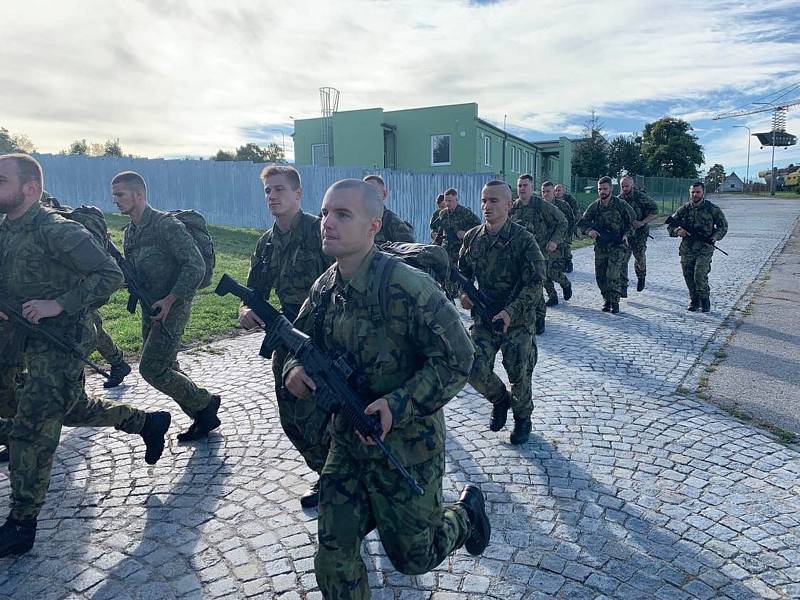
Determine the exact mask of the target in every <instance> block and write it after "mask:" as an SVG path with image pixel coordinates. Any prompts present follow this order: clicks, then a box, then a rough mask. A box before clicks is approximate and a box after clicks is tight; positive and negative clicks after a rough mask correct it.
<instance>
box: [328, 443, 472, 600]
mask: <svg viewBox="0 0 800 600" xmlns="http://www.w3.org/2000/svg"><path fill="white" fill-rule="evenodd" d="M390 435H391V434H390ZM407 468H408V471H409V472H410V473H411V475H412V476H413V477H414V478H415V479H416V480H417V482H419V484H420V485H421V486H422V487H423V489H424V490H425V493H424V494H423V495H422V496H417V495H416V494H415V493H414V492H412V491H411V488H410V487H409V485H408V483H407V482H406V481H405V480H404V479H403V478H402V477H401V476H400V475H399V474H398V473H397V471H396V470H395V469H393V468H391V467H390V466H389V465H388V463H386V462H385V461H383V460H356V459H355V458H353V457H352V456H351V455H350V453H349V452H347V449H346V448H343V447H338V446H337V445H336V443H335V442H334V444H333V446H332V447H331V451H330V453H329V454H328V460H327V462H326V463H325V468H324V469H323V471H322V478H321V479H320V498H319V522H318V537H319V549H318V550H317V555H316V558H315V560H314V571H315V574H316V577H317V584H318V585H319V587H320V590H321V591H322V595H323V597H324V598H326V600H352V599H358V600H367V599H369V598H370V590H369V583H368V581H367V570H366V568H365V567H364V562H363V560H362V559H361V543H362V541H363V539H364V537H365V536H366V535H367V534H368V533H369V532H370V531H372V530H373V529H374V528H376V527H377V529H378V533H379V534H380V538H381V543H382V544H383V547H384V549H385V550H386V553H387V554H388V555H389V560H391V561H392V564H393V565H394V567H395V568H396V569H397V570H398V571H400V572H401V573H404V574H406V575H421V574H422V573H427V572H428V571H430V570H431V569H433V568H435V567H436V566H437V565H438V564H439V563H441V562H442V561H443V560H444V559H445V558H446V557H447V556H448V555H449V554H451V553H452V552H454V551H455V550H457V549H458V548H460V547H461V546H462V545H463V544H464V541H465V540H466V539H467V536H468V535H469V531H470V526H469V519H468V517H467V513H466V511H465V510H464V509H463V508H462V507H460V506H457V505H456V506H452V507H445V506H443V504H442V476H443V474H444V453H442V454H440V455H439V456H436V457H435V458H433V459H431V460H429V461H427V462H424V463H422V464H419V465H413V466H409V467H407Z"/></svg>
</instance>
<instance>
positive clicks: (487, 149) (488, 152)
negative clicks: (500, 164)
mask: <svg viewBox="0 0 800 600" xmlns="http://www.w3.org/2000/svg"><path fill="white" fill-rule="evenodd" d="M483 164H484V166H487V167H491V166H492V136H490V135H486V134H485V133H484V134H483Z"/></svg>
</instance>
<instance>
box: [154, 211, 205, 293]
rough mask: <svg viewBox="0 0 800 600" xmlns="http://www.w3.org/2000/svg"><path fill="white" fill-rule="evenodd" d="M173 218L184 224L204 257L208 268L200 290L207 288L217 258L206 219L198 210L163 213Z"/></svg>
mask: <svg viewBox="0 0 800 600" xmlns="http://www.w3.org/2000/svg"><path fill="white" fill-rule="evenodd" d="M163 214H165V215H169V216H171V217H175V218H176V219H177V220H178V221H180V222H181V223H183V225H184V227H186V231H188V232H189V235H191V236H192V240H194V245H195V246H197V249H198V250H199V251H200V256H202V257H203V263H204V264H205V266H206V272H205V274H204V275H203V280H202V281H201V282H200V285H199V286H197V287H198V288H205V287H208V286H209V285H210V284H211V278H212V276H213V275H214V267H215V266H216V264H217V256H216V253H215V252H214V239H213V238H212V237H211V234H210V233H209V232H208V223H206V219H205V217H203V215H201V214H200V213H199V212H197V211H196V210H180V209H179V210H170V211H168V212H165V213H163Z"/></svg>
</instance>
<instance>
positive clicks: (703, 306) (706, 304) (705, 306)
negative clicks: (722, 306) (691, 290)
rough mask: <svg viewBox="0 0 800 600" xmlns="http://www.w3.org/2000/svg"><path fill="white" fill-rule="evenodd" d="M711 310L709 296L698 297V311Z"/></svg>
mask: <svg viewBox="0 0 800 600" xmlns="http://www.w3.org/2000/svg"><path fill="white" fill-rule="evenodd" d="M710 310H711V298H701V299H700V312H708V311H710Z"/></svg>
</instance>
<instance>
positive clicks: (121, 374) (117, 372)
mask: <svg viewBox="0 0 800 600" xmlns="http://www.w3.org/2000/svg"><path fill="white" fill-rule="evenodd" d="M130 373H131V366H130V365H129V364H128V363H126V362H125V361H124V360H123V361H122V362H121V363H120V364H118V365H111V371H109V373H108V374H109V375H111V377H109V378H108V381H106V382H105V383H103V387H104V388H106V389H108V388H113V387H117V386H118V385H119V384H120V383H122V380H123V379H125V377H127V376H128V375H130Z"/></svg>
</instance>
